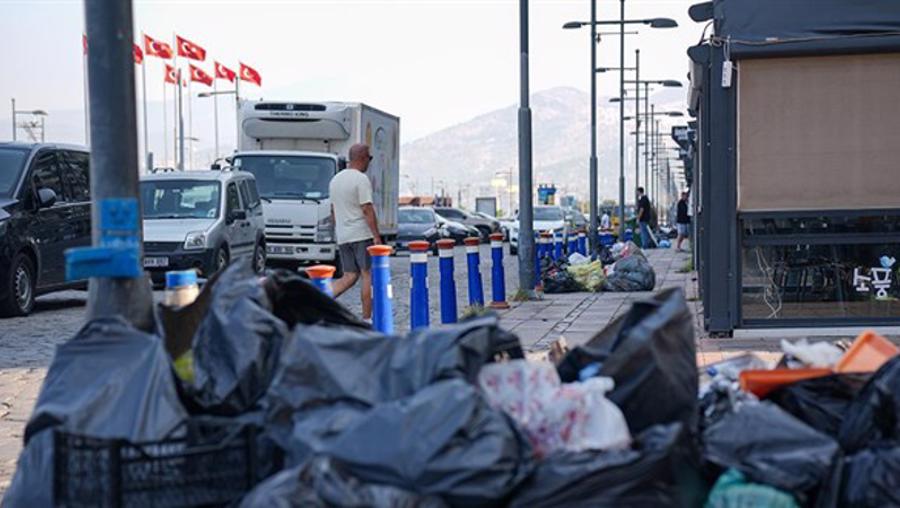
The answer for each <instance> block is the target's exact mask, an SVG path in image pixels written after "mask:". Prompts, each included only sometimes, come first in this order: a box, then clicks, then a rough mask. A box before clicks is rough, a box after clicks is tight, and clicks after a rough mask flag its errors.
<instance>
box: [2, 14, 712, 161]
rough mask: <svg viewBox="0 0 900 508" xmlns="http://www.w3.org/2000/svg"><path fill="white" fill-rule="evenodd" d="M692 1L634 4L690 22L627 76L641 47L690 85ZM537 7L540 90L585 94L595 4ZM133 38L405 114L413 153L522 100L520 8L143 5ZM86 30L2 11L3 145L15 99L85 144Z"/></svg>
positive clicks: (658, 66)
mask: <svg viewBox="0 0 900 508" xmlns="http://www.w3.org/2000/svg"><path fill="white" fill-rule="evenodd" d="M691 3H694V1H691V0H627V1H626V18H628V19H638V18H647V17H657V16H659V17H671V18H674V19H675V20H676V21H677V22H678V24H679V27H678V28H675V29H651V28H644V27H641V28H636V30H639V32H640V34H639V35H627V36H626V48H627V49H626V62H627V66H631V65H632V63H633V58H634V48H635V47H640V49H641V74H642V78H666V79H669V78H676V79H682V80H683V79H684V78H685V76H686V74H687V70H688V60H687V56H686V54H685V51H686V49H687V47H688V46H690V45H693V44H695V43H696V42H697V40H699V38H700V33H701V31H702V26H701V25H698V24H696V23H694V22H692V21H691V20H690V19H689V18H688V17H687V9H688V7H689V6H690V4H691ZM530 5H531V23H530V27H531V39H530V40H531V55H530V64H531V89H532V91H538V90H543V89H548V88H552V87H557V86H572V87H576V88H580V89H582V90H587V89H588V88H589V83H590V82H589V79H590V74H589V68H590V66H589V63H590V61H589V55H590V53H589V52H590V45H589V42H588V40H589V36H588V31H587V29H581V30H563V29H562V28H561V27H562V25H563V23H565V22H566V21H570V20H586V19H588V18H589V14H590V11H589V9H590V3H589V2H588V1H585V0H577V1H575V0H533V1H532V2H531V4H530ZM597 5H598V13H599V14H598V17H599V18H600V19H617V18H618V11H619V2H618V1H616V0H597ZM635 26H637V25H635ZM134 27H135V39H136V40H138V39H139V37H140V34H141V33H142V32H144V33H147V34H148V35H151V36H153V37H156V38H159V39H165V40H171V39H172V38H173V34H175V33H177V34H179V35H181V36H183V37H185V38H187V39H189V40H191V41H193V42H195V43H197V44H199V45H201V46H203V47H204V48H205V49H206V50H207V51H208V57H207V61H206V62H204V63H202V64H200V66H201V67H202V68H204V69H205V70H206V71H207V72H209V73H212V62H211V60H212V59H215V60H218V61H221V62H222V63H224V64H226V65H228V66H231V67H232V68H236V67H237V62H238V60H240V61H243V62H245V63H247V64H249V65H251V66H253V67H254V68H256V69H257V70H258V71H259V72H260V74H261V75H262V79H263V86H262V87H255V86H253V85H249V84H248V85H246V86H242V87H241V92H242V95H244V96H247V97H251V98H252V97H263V98H266V99H285V100H296V101H305V100H346V101H361V102H365V103H368V104H371V105H372V106H375V107H377V108H380V109H383V110H385V111H388V112H390V113H393V114H396V115H398V116H400V117H401V119H402V126H401V136H402V140H403V141H404V142H406V141H411V140H413V139H416V138H419V137H422V136H424V135H426V134H428V133H431V132H434V131H437V130H440V129H442V128H445V127H448V126H451V125H454V124H457V123H461V122H464V121H466V120H468V119H470V118H472V117H474V116H477V115H479V114H482V113H485V112H488V111H491V110H494V109H498V108H501V107H504V106H507V105H510V104H514V103H515V102H517V101H518V94H519V90H518V86H519V47H518V45H519V36H518V1H517V0H393V1H392V0H293V1H287V0H282V1H275V0H258V1H248V0H244V1H234V0H232V1H229V0H217V1H201V0H193V1H191V0H178V1H175V0H168V1H166V0H154V1H150V0H145V1H141V0H136V1H135V2H134ZM610 29H611V30H615V29H617V27H610ZM83 32H84V11H83V3H82V2H81V1H65V0H55V1H49V0H47V1H45V0H27V1H19V0H0V33H2V34H3V36H4V40H5V41H6V43H5V44H4V45H2V46H0V61H2V62H3V63H4V67H3V69H4V70H3V73H2V79H0V119H6V121H5V122H4V123H3V124H0V139H8V138H9V136H10V122H9V120H8V118H9V102H8V101H9V98H12V97H15V98H16V100H17V101H18V107H19V108H27V109H34V108H41V109H45V110H47V111H48V112H49V113H50V116H49V117H48V118H47V130H48V137H53V136H52V133H54V129H55V132H56V133H57V137H62V138H73V139H63V140H64V141H80V139H79V137H80V136H81V135H82V134H81V130H80V129H81V128H82V125H83V123H82V124H81V125H79V124H78V122H77V121H75V120H73V118H78V117H80V111H81V110H82V105H83V74H82V73H83V60H82V50H81V34H82V33H83ZM598 56H599V60H600V61H599V65H607V66H617V65H618V58H619V46H618V36H611V35H609V36H604V38H603V41H602V43H601V44H600V45H599V50H598ZM162 68H163V63H162V61H161V60H159V59H154V58H148V59H147V63H146V67H145V69H146V79H147V92H146V93H147V97H148V101H150V103H151V110H152V108H153V106H152V105H153V104H154V103H156V102H159V101H161V100H162V93H163V85H162V77H163V71H162ZM136 70H138V71H139V68H137V67H136ZM137 78H138V81H140V75H139V74H138V76H137ZM220 85H221V87H223V88H224V87H225V86H226V83H225V82H224V81H223V82H220ZM617 87H618V77H617V75H616V74H606V75H601V78H600V80H599V93H600V94H601V95H604V96H611V95H614V94H615V91H616V89H617ZM203 88H204V87H202V86H201V85H197V86H195V87H194V89H193V91H194V93H195V94H196V93H197V92H198V91H202V89H203ZM139 97H140V95H139ZM169 100H171V96H169ZM193 104H194V114H195V115H197V116H198V117H206V116H207V115H209V109H210V107H211V106H210V101H209V100H204V99H195V102H194V103H193ZM220 106H221V107H220V115H222V117H225V118H228V116H229V115H231V118H233V115H234V109H233V106H232V104H230V103H228V102H227V101H223V102H220ZM160 111H161V109H160ZM74 112H78V113H79V115H74V114H73V113H74ZM159 116H160V115H153V114H151V115H150V117H149V120H150V123H151V127H150V129H149V130H150V132H151V134H152V133H154V130H155V129H157V130H160V133H159V135H158V136H153V137H154V140H151V148H153V146H154V144H156V143H157V141H156V140H155V138H157V137H158V138H161V137H162V134H161V118H159ZM169 121H170V122H171V119H170V120H169ZM54 122H56V124H54ZM82 122H83V120H82ZM220 122H222V124H221V125H222V127H221V128H222V130H223V133H222V134H221V135H222V136H223V144H226V143H228V142H230V143H233V138H234V135H233V132H231V131H232V129H230V128H226V127H227V126H228V125H233V124H227V123H225V122H227V120H226V119H222V120H220ZM61 123H66V124H67V125H60V124H61ZM209 123H211V122H205V123H204V125H196V126H195V132H194V136H196V137H199V138H201V140H203V142H205V143H208V142H209V140H210V138H211V137H212V133H211V131H212V125H209Z"/></svg>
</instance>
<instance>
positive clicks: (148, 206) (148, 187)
mask: <svg viewBox="0 0 900 508" xmlns="http://www.w3.org/2000/svg"><path fill="white" fill-rule="evenodd" d="M220 189H221V185H220V184H219V182H209V181H202V180H148V181H143V182H141V203H142V205H143V209H144V218H145V219H214V218H216V217H218V216H219V193H220Z"/></svg>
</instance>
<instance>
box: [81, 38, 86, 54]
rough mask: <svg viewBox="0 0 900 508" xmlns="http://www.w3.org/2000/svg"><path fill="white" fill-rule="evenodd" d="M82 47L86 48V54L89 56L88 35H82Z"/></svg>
mask: <svg viewBox="0 0 900 508" xmlns="http://www.w3.org/2000/svg"><path fill="white" fill-rule="evenodd" d="M81 47H82V48H84V54H85V55H86V54H87V35H85V34H81Z"/></svg>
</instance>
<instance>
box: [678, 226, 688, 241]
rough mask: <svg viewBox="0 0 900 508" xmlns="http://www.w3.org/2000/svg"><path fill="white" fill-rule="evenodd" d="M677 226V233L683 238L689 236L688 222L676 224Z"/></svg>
mask: <svg viewBox="0 0 900 508" xmlns="http://www.w3.org/2000/svg"><path fill="white" fill-rule="evenodd" d="M677 226H678V234H679V235H681V236H682V237H684V238H688V237H689V236H691V225H690V224H677Z"/></svg>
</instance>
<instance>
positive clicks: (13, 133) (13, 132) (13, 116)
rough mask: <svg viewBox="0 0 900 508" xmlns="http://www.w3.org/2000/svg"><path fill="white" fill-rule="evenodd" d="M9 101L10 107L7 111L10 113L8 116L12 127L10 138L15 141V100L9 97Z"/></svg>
mask: <svg viewBox="0 0 900 508" xmlns="http://www.w3.org/2000/svg"><path fill="white" fill-rule="evenodd" d="M10 101H11V102H12V109H11V110H9V112H10V113H11V114H10V116H11V117H12V129H13V130H12V140H13V141H15V140H16V100H15V99H10Z"/></svg>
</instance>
